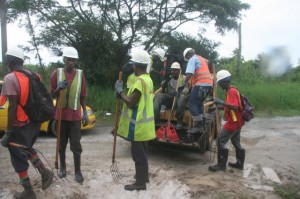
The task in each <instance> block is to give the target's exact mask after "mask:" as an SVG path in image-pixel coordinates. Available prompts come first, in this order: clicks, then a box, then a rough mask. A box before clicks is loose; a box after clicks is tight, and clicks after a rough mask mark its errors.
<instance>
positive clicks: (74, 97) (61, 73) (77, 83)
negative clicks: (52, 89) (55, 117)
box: [57, 68, 83, 110]
mask: <svg viewBox="0 0 300 199" xmlns="http://www.w3.org/2000/svg"><path fill="white" fill-rule="evenodd" d="M82 74H83V73H82V70H79V69H75V76H74V78H73V80H72V83H71V86H70V87H69V88H67V89H64V90H62V99H63V100H62V108H66V107H69V108H70V109H72V110H78V109H79V108H80V93H81V84H82ZM65 79H66V76H65V70H64V68H58V69H57V83H58V82H60V81H64V80H65ZM59 99H60V98H58V102H57V106H58V107H60V102H59Z"/></svg>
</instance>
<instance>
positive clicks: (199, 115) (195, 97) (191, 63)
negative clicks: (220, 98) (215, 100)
mask: <svg viewBox="0 0 300 199" xmlns="http://www.w3.org/2000/svg"><path fill="white" fill-rule="evenodd" d="M183 57H184V60H185V61H188V63H187V67H186V71H185V74H186V79H185V82H184V85H185V89H187V88H189V86H191V88H192V91H191V95H190V99H189V107H190V112H191V115H192V118H193V121H194V126H193V128H192V129H191V130H190V133H198V132H201V131H203V130H204V128H203V126H204V124H203V123H204V118H203V112H204V107H203V102H204V100H205V99H206V97H207V96H208V95H209V94H210V92H211V90H212V86H213V80H212V78H211V75H210V71H209V68H208V64H207V61H206V59H204V58H203V57H201V56H199V55H197V54H196V53H195V50H194V49H192V48H186V49H185V50H184V52H183ZM190 80H191V85H189V81H190Z"/></svg>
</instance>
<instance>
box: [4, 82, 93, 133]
mask: <svg viewBox="0 0 300 199" xmlns="http://www.w3.org/2000/svg"><path fill="white" fill-rule="evenodd" d="M2 85H3V81H1V80H0V93H1V90H2ZM0 103H1V100H0ZM55 103H56V101H55V100H53V104H55ZM7 110H8V101H5V102H4V103H3V102H2V103H1V104H0V131H5V130H6V126H7ZM86 110H87V114H88V117H89V124H88V125H87V126H85V127H83V125H82V124H81V130H88V129H92V128H93V127H94V126H95V123H96V116H95V114H94V112H93V110H92V109H91V108H90V107H89V106H87V107H86ZM81 112H82V111H81ZM41 131H42V132H46V133H49V134H53V135H55V136H56V121H55V120H50V121H48V122H44V123H43V124H42V126H41Z"/></svg>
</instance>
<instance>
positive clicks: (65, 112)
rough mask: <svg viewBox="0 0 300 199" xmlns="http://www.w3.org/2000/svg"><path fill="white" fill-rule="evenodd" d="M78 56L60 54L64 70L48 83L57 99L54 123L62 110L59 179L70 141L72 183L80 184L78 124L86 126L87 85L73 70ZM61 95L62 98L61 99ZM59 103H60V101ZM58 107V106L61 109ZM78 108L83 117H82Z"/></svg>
mask: <svg viewBox="0 0 300 199" xmlns="http://www.w3.org/2000/svg"><path fill="white" fill-rule="evenodd" d="M77 59H78V52H77V50H76V49H75V48H73V47H66V48H64V50H63V61H64V63H65V67H64V68H58V69H56V70H54V71H53V73H52V75H51V81H50V92H51V94H52V96H53V97H54V98H57V103H56V104H57V106H56V113H55V119H56V121H57V122H58V119H59V118H60V115H59V112H60V110H61V128H60V140H59V143H60V145H59V158H60V171H59V173H58V176H59V177H60V178H63V177H66V175H67V173H66V148H67V144H68V140H70V146H71V147H70V148H71V151H72V152H73V158H74V166H75V180H76V181H77V182H78V183H82V182H83V180H84V178H83V176H82V173H81V169H80V165H81V153H82V147H81V143H80V139H81V121H82V122H83V126H86V125H87V124H88V123H89V118H88V115H87V110H86V100H85V97H86V96H87V92H86V83H85V76H84V74H83V71H82V70H80V69H76V68H75V63H76V60H77ZM60 95H62V96H60ZM60 100H61V101H60ZM60 104H61V106H60ZM81 107H82V111H83V113H81Z"/></svg>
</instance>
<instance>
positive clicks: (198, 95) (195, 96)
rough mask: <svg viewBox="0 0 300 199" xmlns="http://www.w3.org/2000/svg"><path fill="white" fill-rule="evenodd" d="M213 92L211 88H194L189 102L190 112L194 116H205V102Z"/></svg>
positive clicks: (197, 86)
mask: <svg viewBox="0 0 300 199" xmlns="http://www.w3.org/2000/svg"><path fill="white" fill-rule="evenodd" d="M211 90H212V87H211V86H200V85H196V86H194V88H193V89H192V92H191V95H190V101H189V105H190V112H191V114H192V116H198V115H200V114H203V102H204V100H205V98H206V97H207V96H208V95H209V93H210V92H211Z"/></svg>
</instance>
